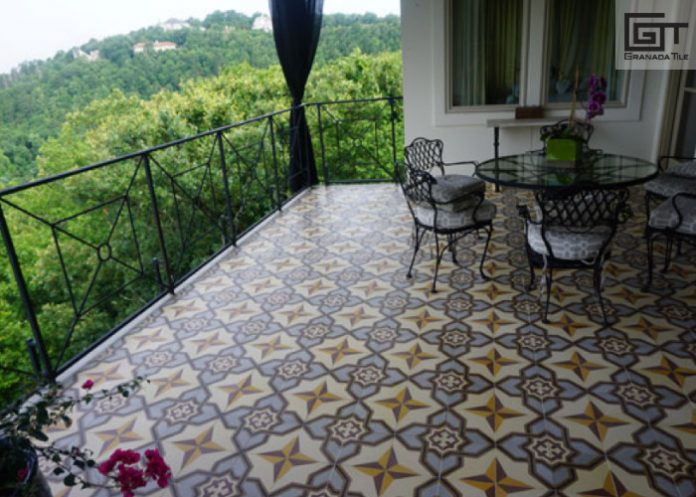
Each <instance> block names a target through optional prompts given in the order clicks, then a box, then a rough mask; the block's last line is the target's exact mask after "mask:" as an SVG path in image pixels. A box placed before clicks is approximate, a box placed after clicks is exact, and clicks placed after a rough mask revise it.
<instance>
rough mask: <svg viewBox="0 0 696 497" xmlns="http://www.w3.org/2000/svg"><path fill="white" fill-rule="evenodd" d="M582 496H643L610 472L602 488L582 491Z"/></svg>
mask: <svg viewBox="0 0 696 497" xmlns="http://www.w3.org/2000/svg"><path fill="white" fill-rule="evenodd" d="M580 495H581V496H582V497H641V496H640V495H639V494H637V493H634V492H631V491H629V490H627V489H626V487H625V486H624V485H623V483H621V480H619V479H618V478H617V477H616V476H614V474H613V473H611V472H608V473H607V476H606V478H605V479H604V485H602V487H601V488H595V489H594V490H587V491H585V492H580Z"/></svg>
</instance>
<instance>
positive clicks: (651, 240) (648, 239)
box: [643, 233, 655, 292]
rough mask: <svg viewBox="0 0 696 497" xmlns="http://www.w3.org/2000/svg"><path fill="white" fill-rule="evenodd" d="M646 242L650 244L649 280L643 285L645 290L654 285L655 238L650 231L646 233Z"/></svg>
mask: <svg viewBox="0 0 696 497" xmlns="http://www.w3.org/2000/svg"><path fill="white" fill-rule="evenodd" d="M646 243H647V245H648V280H647V281H646V282H645V285H644V286H643V291H645V292H647V291H648V290H649V289H650V285H652V278H653V266H654V263H653V250H654V248H655V239H654V238H653V236H652V235H651V234H650V233H646Z"/></svg>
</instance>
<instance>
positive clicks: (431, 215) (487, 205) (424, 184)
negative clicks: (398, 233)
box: [395, 163, 496, 292]
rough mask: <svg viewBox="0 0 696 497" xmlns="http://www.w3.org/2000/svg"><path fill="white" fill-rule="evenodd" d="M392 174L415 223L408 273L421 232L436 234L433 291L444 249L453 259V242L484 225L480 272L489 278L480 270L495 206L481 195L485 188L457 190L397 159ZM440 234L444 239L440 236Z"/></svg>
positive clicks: (420, 239)
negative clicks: (484, 232) (484, 242)
mask: <svg viewBox="0 0 696 497" xmlns="http://www.w3.org/2000/svg"><path fill="white" fill-rule="evenodd" d="M395 176H396V179H397V181H398V182H399V184H400V185H401V190H402V191H403V194H404V197H405V198H406V203H407V205H408V209H409V211H410V212H411V216H412V217H413V222H414V226H415V241H414V248H413V256H412V257H411V263H410V264H409V267H408V273H407V276H408V277H409V278H411V277H412V274H413V273H412V271H413V264H414V262H415V260H416V254H417V253H418V250H419V249H420V246H421V243H422V241H423V237H424V235H425V234H426V233H432V234H433V235H434V238H435V252H436V253H435V256H436V257H435V273H434V275H433V285H432V291H433V292H436V291H437V274H438V271H439V269H440V264H441V262H442V258H443V257H444V255H445V252H446V251H447V250H448V249H449V250H450V252H451V253H452V259H453V260H454V262H455V263H456V262H457V258H456V250H455V246H456V243H457V242H458V241H459V240H461V239H462V238H463V237H464V236H466V235H468V234H470V233H474V232H477V231H478V230H481V229H483V230H485V231H486V235H487V236H486V244H485V247H484V249H483V254H482V256H481V263H480V265H479V272H480V273H481V277H482V278H484V279H488V277H487V276H486V275H485V273H484V272H483V264H484V261H485V258H486V251H487V250H488V244H489V242H490V239H491V233H492V232H493V224H492V221H493V218H494V217H495V213H496V207H495V204H493V203H492V202H490V201H488V200H486V199H485V198H484V197H485V193H484V191H483V190H481V189H476V188H474V189H470V190H469V191H462V190H459V191H457V190H455V189H452V188H449V187H448V186H446V185H444V184H443V183H442V182H438V178H436V177H435V176H433V175H431V174H430V173H429V172H428V171H423V170H420V169H417V168H414V167H412V166H410V165H408V164H401V163H397V164H396V165H395ZM441 237H442V238H444V240H441ZM441 241H442V243H441Z"/></svg>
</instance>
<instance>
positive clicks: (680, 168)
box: [667, 160, 696, 179]
mask: <svg viewBox="0 0 696 497" xmlns="http://www.w3.org/2000/svg"><path fill="white" fill-rule="evenodd" d="M667 174H671V175H672V176H681V177H684V178H694V179H696V161H693V160H692V161H689V162H680V163H679V164H673V165H671V166H669V167H668V168H667Z"/></svg>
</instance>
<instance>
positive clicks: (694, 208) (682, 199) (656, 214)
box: [644, 193, 696, 290]
mask: <svg viewBox="0 0 696 497" xmlns="http://www.w3.org/2000/svg"><path fill="white" fill-rule="evenodd" d="M660 236H664V237H665V244H666V250H665V265H664V268H663V271H667V269H668V268H669V264H670V262H671V259H672V245H673V243H674V241H675V240H676V241H677V242H679V243H681V242H686V243H688V244H691V245H696V194H693V193H677V194H676V195H673V196H672V197H670V198H668V199H666V200H663V202H662V203H661V204H660V205H658V206H657V207H656V208H655V209H653V210H652V211H650V213H649V217H648V222H647V226H646V228H645V238H646V240H647V244H648V280H647V282H646V284H645V287H644V290H648V288H649V287H650V285H651V284H652V276H653V267H654V264H653V255H654V249H655V241H656V240H657V238H658V237H660Z"/></svg>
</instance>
